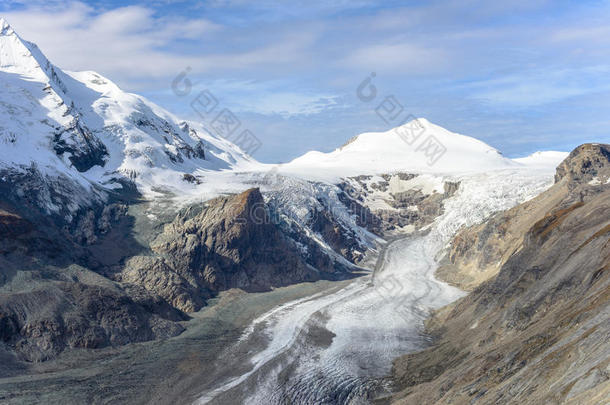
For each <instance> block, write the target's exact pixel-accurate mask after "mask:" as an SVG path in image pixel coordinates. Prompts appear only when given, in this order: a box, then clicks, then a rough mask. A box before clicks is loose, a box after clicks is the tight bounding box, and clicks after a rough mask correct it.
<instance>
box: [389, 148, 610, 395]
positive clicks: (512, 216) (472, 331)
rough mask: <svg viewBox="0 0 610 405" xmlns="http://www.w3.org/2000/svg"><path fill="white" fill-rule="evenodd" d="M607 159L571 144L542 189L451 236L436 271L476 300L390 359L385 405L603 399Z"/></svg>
mask: <svg viewBox="0 0 610 405" xmlns="http://www.w3.org/2000/svg"><path fill="white" fill-rule="evenodd" d="M609 152H610V146H609V145H596V144H586V145H582V146H580V147H578V148H576V149H575V150H574V151H573V152H572V153H571V154H570V155H569V157H568V158H566V160H565V161H564V162H563V163H562V164H561V165H560V166H559V167H558V169H557V175H556V178H555V180H556V184H555V185H554V186H553V187H552V188H551V189H549V190H548V191H547V192H545V193H543V194H542V195H540V196H539V197H537V198H535V199H533V200H531V201H529V202H527V203H525V204H522V205H520V206H518V207H515V208H514V209H512V210H509V211H507V212H504V213H501V214H498V215H496V216H494V217H493V218H491V219H490V221H488V222H487V223H486V224H483V225H479V226H477V227H474V228H470V229H466V230H464V231H462V232H461V233H460V234H459V235H458V236H457V237H456V239H455V240H454V242H453V245H452V248H451V251H450V253H449V256H448V258H447V259H446V261H447V262H448V263H449V265H447V266H446V267H445V268H443V269H441V271H440V272H439V273H438V275H440V276H441V277H444V278H445V279H447V280H448V281H452V282H454V283H456V284H458V285H462V286H466V287H469V288H472V289H473V292H472V293H471V294H470V295H468V296H467V297H465V298H463V299H461V300H459V301H457V302H456V303H454V304H452V305H450V306H448V307H445V308H443V309H441V310H439V311H438V312H437V313H436V314H435V315H434V316H433V317H432V318H431V319H430V320H429V322H428V332H429V333H430V334H431V335H432V336H433V337H434V338H435V344H434V345H433V346H432V347H431V348H429V349H427V350H424V351H422V352H418V353H414V354H410V355H407V356H404V357H402V358H399V359H397V360H396V361H395V363H394V368H393V374H394V377H395V381H396V383H397V387H398V389H399V393H397V394H396V395H395V396H394V397H393V402H396V403H405V404H406V403H439V404H440V403H518V402H521V403H540V404H543V403H544V404H547V403H592V404H598V403H599V404H601V403H608V401H610V346H609V345H608V344H607V342H608V340H609V336H610V324H609V323H608V319H609V315H610V305H609V304H610V279H609V277H608V271H609V270H610V183H609V178H610V153H609ZM485 280H486V281H485Z"/></svg>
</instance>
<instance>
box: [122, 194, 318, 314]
mask: <svg viewBox="0 0 610 405" xmlns="http://www.w3.org/2000/svg"><path fill="white" fill-rule="evenodd" d="M150 247H151V250H152V253H153V254H152V255H149V256H135V257H132V258H130V259H129V261H128V262H127V265H126V267H125V270H124V271H123V275H122V280H123V281H125V282H129V283H134V284H138V285H141V286H143V287H144V288H146V289H147V290H149V291H152V292H154V293H156V294H158V295H160V296H162V297H163V298H165V299H166V300H167V301H168V302H169V303H171V304H172V305H173V306H175V307H177V308H179V309H181V310H184V311H187V312H191V311H195V310H198V309H199V308H200V307H201V306H202V305H203V303H204V301H205V299H206V298H209V297H211V296H213V295H214V294H215V293H217V292H218V291H222V290H226V289H229V288H241V289H243V290H246V291H263V290H268V289H269V288H271V287H274V286H282V285H287V284H290V283H295V282H302V281H312V280H317V279H319V278H320V277H321V274H320V272H319V271H317V270H316V269H314V268H313V267H311V266H308V265H307V264H306V263H305V262H304V260H303V259H302V258H301V256H300V255H299V251H298V249H297V246H296V245H295V244H294V243H293V242H292V241H290V240H289V239H288V238H287V237H286V236H284V234H283V233H282V232H281V231H280V230H279V228H278V226H277V224H276V223H275V221H273V218H272V217H271V216H270V214H269V210H268V208H267V206H266V205H265V202H264V200H263V197H262V195H261V193H260V191H259V190H258V189H250V190H247V191H245V192H243V193H241V194H238V195H234V196H228V197H219V198H216V199H214V200H211V201H208V202H206V203H205V204H202V205H200V206H191V207H189V208H188V209H185V210H183V211H182V212H180V213H179V214H178V215H177V216H176V218H175V219H174V220H173V221H172V222H171V223H169V224H167V225H165V227H164V230H163V232H162V233H161V234H160V235H159V236H158V237H157V238H156V239H155V240H154V241H153V242H152V243H151V246H150Z"/></svg>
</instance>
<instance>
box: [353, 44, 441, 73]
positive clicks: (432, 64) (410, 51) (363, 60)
mask: <svg viewBox="0 0 610 405" xmlns="http://www.w3.org/2000/svg"><path fill="white" fill-rule="evenodd" d="M343 62H344V63H346V64H348V65H351V66H353V67H356V68H360V69H364V70H382V71H385V72H388V71H389V72H401V73H403V74H409V73H430V72H431V71H439V70H442V69H444V68H445V67H446V64H447V55H446V54H445V52H443V51H441V50H438V49H430V48H426V47H423V46H419V45H415V44H411V43H393V44H383V43H382V44H376V45H369V46H363V47H361V48H358V49H355V50H354V51H353V52H352V53H351V54H349V55H348V56H347V58H346V59H345V60H344V61H343Z"/></svg>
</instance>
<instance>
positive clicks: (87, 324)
mask: <svg viewBox="0 0 610 405" xmlns="http://www.w3.org/2000/svg"><path fill="white" fill-rule="evenodd" d="M185 319H186V318H185V317H184V315H183V314H181V313H180V312H179V311H176V310H175V309H173V308H171V307H169V305H167V303H165V302H163V301H162V300H161V299H159V298H154V297H152V296H150V294H144V295H140V296H139V297H136V298H134V297H132V296H131V294H130V295H128V294H126V293H125V292H124V291H121V290H120V289H118V288H116V287H112V286H100V285H88V284H84V283H81V282H72V281H59V280H54V281H52V282H48V283H45V284H44V286H42V285H41V288H36V289H34V290H32V291H23V292H20V293H18V294H0V330H1V332H0V340H1V341H2V342H3V343H4V344H5V345H7V346H9V347H12V348H13V349H14V350H15V351H16V352H17V353H18V354H19V355H20V357H21V358H22V359H24V360H27V361H44V360H47V359H49V358H51V357H54V356H55V355H57V354H58V353H60V352H62V351H63V350H65V349H66V348H89V349H95V348H101V347H106V346H116V345H124V344H127V343H132V342H141V341H146V340H151V339H157V338H167V337H170V336H175V335H177V334H179V333H181V332H182V331H183V330H184V328H183V327H182V326H181V325H180V324H178V323H176V322H177V321H181V320H185Z"/></svg>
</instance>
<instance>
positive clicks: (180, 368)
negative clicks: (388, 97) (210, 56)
mask: <svg viewBox="0 0 610 405" xmlns="http://www.w3.org/2000/svg"><path fill="white" fill-rule="evenodd" d="M431 142H433V143H434V145H432V143H431ZM422 145H428V146H425V147H422ZM433 146H434V147H433ZM609 240H610V146H609V145H604V144H595V143H588V144H584V145H582V146H580V147H578V148H576V149H575V150H574V151H572V152H571V153H569V154H568V153H564V152H538V153H536V154H534V155H531V156H528V157H524V158H520V159H509V158H506V157H504V156H503V155H502V154H501V153H500V152H499V151H498V150H496V149H494V148H493V147H491V146H489V145H487V144H485V143H484V142H481V141H479V140H477V139H474V138H472V137H468V136H465V135H461V134H457V133H453V132H451V131H449V130H446V129H444V128H442V127H440V126H438V125H435V124H433V123H431V122H429V121H427V120H426V119H423V118H418V119H413V120H411V121H409V122H407V123H406V124H404V125H402V126H399V127H397V128H394V129H391V130H388V131H386V132H369V133H364V134H361V135H358V136H356V137H354V138H352V139H351V140H350V141H349V142H347V143H346V144H345V145H343V146H341V147H339V148H337V149H336V150H334V151H333V152H330V153H321V152H309V153H307V154H305V155H303V156H301V157H299V158H297V159H294V160H293V161H291V162H288V163H286V164H281V165H270V164H263V163H260V162H258V161H256V160H255V159H253V158H252V157H250V156H248V154H247V153H245V152H244V151H243V150H242V149H241V148H240V147H239V146H237V145H235V144H234V143H232V142H230V141H229V140H228V139H225V138H223V137H221V136H218V135H217V134H214V133H212V132H210V131H208V127H207V126H205V125H204V124H203V123H198V122H191V121H185V120H181V119H179V118H177V117H175V116H174V115H172V114H170V113H169V112H167V111H165V110H164V109H163V108H161V107H159V106H157V105H155V104H153V103H152V102H150V101H148V100H146V99H145V98H143V97H140V96H138V95H135V94H130V93H126V92H124V91H122V90H121V89H120V88H119V87H118V86H116V85H115V84H113V83H112V82H111V81H110V80H109V79H107V78H105V77H103V76H101V75H99V74H97V73H95V72H91V71H87V72H68V71H63V70H62V69H60V68H59V67H57V66H55V65H54V64H53V63H52V62H51V61H49V60H48V59H47V58H46V57H45V56H44V54H43V53H42V52H41V50H40V49H38V47H37V46H36V45H35V44H33V43H31V42H27V41H25V40H23V39H22V38H21V37H20V36H19V35H18V34H17V33H16V32H15V31H14V30H13V29H12V28H11V26H10V25H9V24H8V23H7V22H6V21H5V20H2V19H0V403H7V404H29V403H32V404H34V403H35V404H39V403H44V404H52V403H62V404H82V403H95V404H97V403H129V404H152V403H154V404H175V403H193V404H312V405H313V404H316V405H318V404H368V403H378V404H386V403H405V404H410V403H425V404H428V403H429V404H433V403H452V404H462V403H471V404H473V403H477V404H503V403H536V404H550V403H574V404H605V403H610V382H609V381H610V345H609V344H608V342H609V341H610V336H609V335H610V322H609V319H610V318H609V315H610V312H609V311H610V307H609V298H610V297H609V291H610V290H609V279H608V270H609V266H610V242H609Z"/></svg>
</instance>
